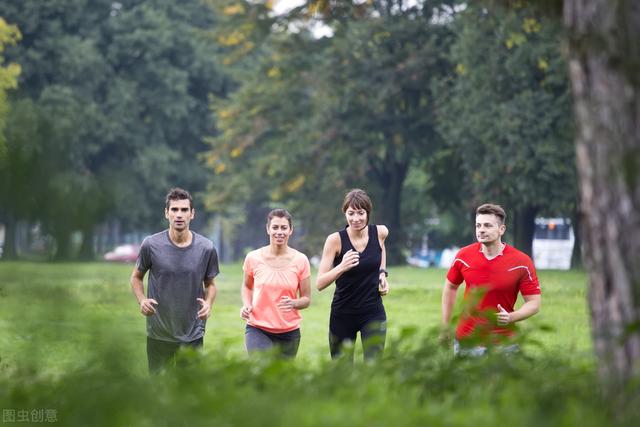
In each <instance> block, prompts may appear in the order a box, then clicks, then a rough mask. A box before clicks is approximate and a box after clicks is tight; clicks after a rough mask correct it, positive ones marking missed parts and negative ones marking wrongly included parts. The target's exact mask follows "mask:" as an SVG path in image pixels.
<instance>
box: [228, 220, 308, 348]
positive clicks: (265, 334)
mask: <svg viewBox="0 0 640 427" xmlns="http://www.w3.org/2000/svg"><path fill="white" fill-rule="evenodd" d="M267 234H268V235H269V245H268V246H264V247H262V248H260V249H256V250H254V251H251V252H249V253H248V254H247V257H246V258H245V260H244V266H243V270H244V283H243V285H242V292H241V293H242V304H243V306H242V308H241V309H240V317H242V318H243V319H244V320H246V321H247V327H246V331H245V345H246V348H247V352H248V353H249V354H251V353H254V352H256V351H264V350H270V349H272V348H277V349H278V350H279V351H280V352H281V354H282V355H283V356H284V357H288V358H293V357H295V356H296V354H297V353H298V346H299V344H300V322H301V320H302V316H301V315H300V312H299V310H302V309H304V308H307V307H309V304H310V303H311V271H310V267H309V260H308V259H307V256H306V255H305V254H303V253H301V252H298V251H297V250H295V249H293V248H290V247H289V245H288V242H289V237H291V235H292V234H293V225H292V223H291V214H289V212H287V211H286V210H284V209H274V210H272V211H271V212H270V213H269V215H268V216H267Z"/></svg>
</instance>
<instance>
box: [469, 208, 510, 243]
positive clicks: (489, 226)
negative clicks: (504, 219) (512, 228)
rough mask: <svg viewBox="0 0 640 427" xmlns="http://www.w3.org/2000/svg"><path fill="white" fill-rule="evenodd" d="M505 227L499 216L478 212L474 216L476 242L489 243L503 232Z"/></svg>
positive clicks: (497, 238) (498, 239)
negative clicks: (478, 213)
mask: <svg viewBox="0 0 640 427" xmlns="http://www.w3.org/2000/svg"><path fill="white" fill-rule="evenodd" d="M505 230H506V227H505V225H504V224H502V223H501V222H500V218H498V217H497V216H495V215H493V214H480V215H477V216H476V239H478V242H480V243H482V244H485V245H490V244H492V243H495V242H496V241H500V238H501V237H502V235H503V234H504V232H505Z"/></svg>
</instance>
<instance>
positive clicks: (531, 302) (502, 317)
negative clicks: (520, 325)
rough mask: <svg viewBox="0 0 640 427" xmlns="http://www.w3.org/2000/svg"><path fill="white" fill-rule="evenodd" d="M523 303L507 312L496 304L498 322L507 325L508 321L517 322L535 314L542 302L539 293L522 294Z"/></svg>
mask: <svg viewBox="0 0 640 427" xmlns="http://www.w3.org/2000/svg"><path fill="white" fill-rule="evenodd" d="M522 298H523V299H524V304H522V307H520V308H519V309H518V310H516V311H512V312H511V313H509V312H507V311H506V310H505V309H504V308H502V306H501V305H500V304H498V313H497V316H498V324H499V325H508V324H509V323H515V322H519V321H521V320H524V319H528V318H529V317H531V316H533V315H534V314H536V313H537V312H538V311H540V304H541V302H542V296H541V295H539V294H538V295H523V296H522Z"/></svg>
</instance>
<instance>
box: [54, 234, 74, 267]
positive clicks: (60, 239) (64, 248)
mask: <svg viewBox="0 0 640 427" xmlns="http://www.w3.org/2000/svg"><path fill="white" fill-rule="evenodd" d="M53 237H54V238H55V240H56V253H55V255H54V257H53V259H54V260H55V261H68V260H70V259H71V232H68V231H57V232H56V233H54V234H53Z"/></svg>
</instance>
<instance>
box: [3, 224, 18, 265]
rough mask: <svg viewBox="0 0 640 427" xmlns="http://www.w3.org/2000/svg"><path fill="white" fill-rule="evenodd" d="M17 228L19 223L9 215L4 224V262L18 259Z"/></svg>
mask: <svg viewBox="0 0 640 427" xmlns="http://www.w3.org/2000/svg"><path fill="white" fill-rule="evenodd" d="M16 226H17V221H16V220H15V219H14V218H13V216H12V215H7V216H6V218H5V223H4V247H3V248H2V259H3V260H16V259H18V251H17V250H16Z"/></svg>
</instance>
